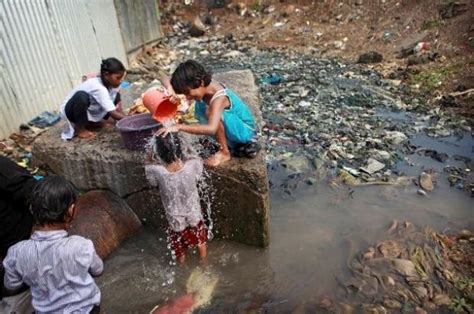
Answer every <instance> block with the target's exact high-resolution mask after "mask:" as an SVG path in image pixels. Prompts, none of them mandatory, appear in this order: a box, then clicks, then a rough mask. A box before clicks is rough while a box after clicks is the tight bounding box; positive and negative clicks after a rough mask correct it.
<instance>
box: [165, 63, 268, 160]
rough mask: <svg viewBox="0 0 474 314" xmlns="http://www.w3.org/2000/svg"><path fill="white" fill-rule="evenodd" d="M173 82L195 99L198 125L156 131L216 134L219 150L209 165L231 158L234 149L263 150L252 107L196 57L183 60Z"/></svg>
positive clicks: (242, 152) (239, 152) (238, 152)
mask: <svg viewBox="0 0 474 314" xmlns="http://www.w3.org/2000/svg"><path fill="white" fill-rule="evenodd" d="M171 85H172V87H173V89H174V91H175V92H176V93H177V94H184V95H185V96H186V97H187V98H188V99H189V100H192V99H195V100H196V103H195V116H196V118H197V119H198V120H199V125H185V124H175V125H172V126H170V127H168V128H162V129H160V130H158V132H157V133H156V134H157V135H166V134H168V133H169V132H178V131H183V132H187V133H191V134H201V135H213V136H215V137H216V140H217V142H218V144H219V145H220V150H219V151H218V152H217V153H216V154H214V155H213V156H211V157H210V158H208V159H207V160H206V164H208V165H209V166H217V165H219V164H221V163H223V162H226V161H228V160H230V158H231V152H232V153H233V155H235V156H238V157H248V158H253V157H255V156H256V155H257V153H258V151H259V150H260V146H259V144H258V143H257V141H255V137H256V130H257V127H256V124H255V119H254V117H253V115H252V112H251V111H250V109H249V107H248V106H247V105H246V104H245V103H244V102H243V101H242V100H241V99H240V98H239V96H237V94H235V93H234V92H233V91H232V90H230V89H229V88H227V87H225V86H224V85H223V84H221V83H219V82H216V81H213V80H212V75H211V73H210V72H208V71H207V70H206V69H205V68H204V67H203V66H202V65H201V64H199V63H197V62H196V61H193V60H188V61H186V62H184V63H181V64H180V65H179V66H178V68H177V69H176V70H175V71H174V73H173V75H172V77H171ZM229 148H230V149H229Z"/></svg>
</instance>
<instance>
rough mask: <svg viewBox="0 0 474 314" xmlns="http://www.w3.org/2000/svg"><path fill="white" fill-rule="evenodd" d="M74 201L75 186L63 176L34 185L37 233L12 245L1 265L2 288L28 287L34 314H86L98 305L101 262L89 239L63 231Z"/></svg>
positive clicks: (32, 202) (72, 216)
mask: <svg viewBox="0 0 474 314" xmlns="http://www.w3.org/2000/svg"><path fill="white" fill-rule="evenodd" d="M76 200H77V194H76V190H75V188H74V186H73V185H72V184H71V183H70V182H68V181H67V180H65V179H63V178H62V177H59V176H49V177H46V178H45V179H44V180H43V181H41V182H40V183H38V185H37V186H36V187H35V188H34V190H33V196H32V201H31V212H32V215H33V220H34V223H35V227H34V230H35V231H34V232H33V234H32V235H31V237H30V239H29V240H25V241H21V242H18V243H17V244H15V245H13V246H12V247H10V248H9V249H8V253H7V256H6V257H5V259H4V261H3V266H4V267H5V277H4V284H5V288H7V289H8V290H10V291H13V290H17V289H21V288H22V286H23V285H24V284H26V285H28V286H29V287H30V289H31V296H32V303H33V307H34V309H35V311H36V312H37V313H89V312H91V311H93V310H95V308H97V306H98V305H99V303H100V291H99V288H98V287H97V285H96V284H95V282H94V279H93V278H92V276H99V275H101V274H102V271H103V263H102V260H101V259H100V258H99V256H98V255H97V253H96V252H95V249H94V244H93V243H92V241H91V240H87V239H85V238H83V237H80V236H75V235H74V236H68V233H67V232H66V229H67V228H68V226H69V224H70V223H71V221H72V220H73V218H74V215H75V203H76Z"/></svg>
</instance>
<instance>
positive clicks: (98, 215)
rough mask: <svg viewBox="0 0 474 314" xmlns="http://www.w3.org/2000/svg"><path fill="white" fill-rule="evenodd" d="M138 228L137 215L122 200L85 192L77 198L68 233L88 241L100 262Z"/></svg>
mask: <svg viewBox="0 0 474 314" xmlns="http://www.w3.org/2000/svg"><path fill="white" fill-rule="evenodd" d="M140 227H141V223H140V220H139V219H138V217H137V215H136V214H135V213H134V212H133V210H132V209H131V208H130V206H128V205H127V203H126V202H125V201H124V200H123V199H121V198H120V197H118V196H117V195H115V194H113V193H111V192H108V191H89V192H87V193H85V194H82V195H81V196H80V197H79V199H78V201H77V204H76V217H75V218H74V220H73V222H72V224H71V227H70V228H69V230H68V232H69V233H70V234H73V235H80V236H83V237H85V238H88V239H90V240H92V242H93V243H94V247H95V250H96V252H97V254H98V255H99V256H100V257H101V258H102V259H104V258H106V257H107V256H108V255H109V254H110V253H112V252H113V251H115V250H116V249H117V248H118V247H119V245H120V244H121V243H122V242H123V241H124V240H125V239H127V238H129V237H130V236H132V235H133V234H134V233H135V232H136V231H137V230H138V229H139V228H140Z"/></svg>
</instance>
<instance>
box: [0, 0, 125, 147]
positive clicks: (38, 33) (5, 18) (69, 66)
mask: <svg viewBox="0 0 474 314" xmlns="http://www.w3.org/2000/svg"><path fill="white" fill-rule="evenodd" d="M111 56H114V57H117V58H119V59H120V60H122V61H123V62H124V63H125V64H126V61H127V59H126V54H125V49H124V45H123V41H122V37H121V33H120V29H119V24H118V20H117V14H116V11H115V6H114V1H113V0H0V114H1V120H0V138H4V137H7V136H8V135H9V134H10V133H11V132H12V131H15V130H17V128H18V126H19V125H20V124H21V123H23V122H27V121H29V120H30V119H31V118H33V117H34V116H36V115H37V114H39V113H40V112H42V111H44V110H56V109H58V108H59V104H60V102H61V101H62V99H63V98H64V97H65V95H66V94H67V92H68V91H69V90H70V89H71V88H72V87H73V86H75V85H76V84H78V83H79V82H80V79H81V76H82V74H84V73H89V72H93V71H97V70H98V69H99V66H100V60H101V59H102V58H106V57H111Z"/></svg>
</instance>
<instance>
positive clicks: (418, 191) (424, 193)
mask: <svg viewBox="0 0 474 314" xmlns="http://www.w3.org/2000/svg"><path fill="white" fill-rule="evenodd" d="M416 192H417V193H418V194H419V195H421V196H426V195H428V194H427V193H426V191H425V190H423V189H418V190H417V191H416Z"/></svg>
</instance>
